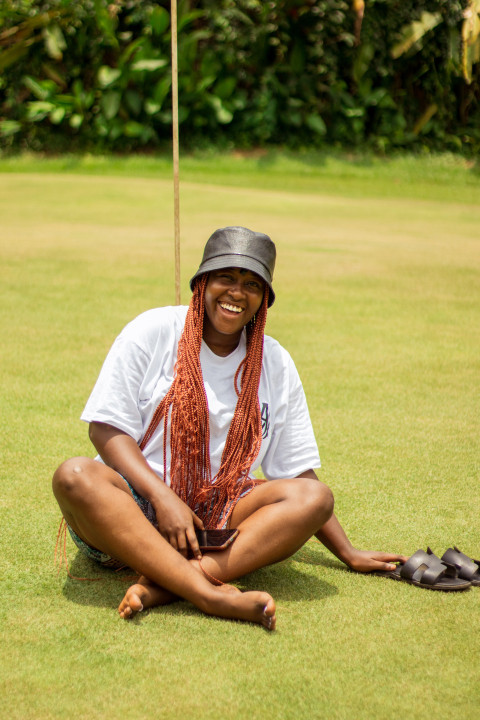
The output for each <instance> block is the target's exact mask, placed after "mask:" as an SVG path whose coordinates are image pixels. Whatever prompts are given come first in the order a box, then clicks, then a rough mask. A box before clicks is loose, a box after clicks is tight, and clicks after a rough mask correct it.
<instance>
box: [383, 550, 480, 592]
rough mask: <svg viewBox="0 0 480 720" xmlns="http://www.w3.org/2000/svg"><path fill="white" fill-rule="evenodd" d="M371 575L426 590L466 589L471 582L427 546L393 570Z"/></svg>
mask: <svg viewBox="0 0 480 720" xmlns="http://www.w3.org/2000/svg"><path fill="white" fill-rule="evenodd" d="M477 569H478V568H477ZM372 575H381V576H382V577H389V578H392V580H400V581H402V582H406V583H409V584H410V585H417V587H422V588H426V589H427V590H443V591H448V592H450V591H452V590H468V588H469V587H470V586H471V584H472V583H471V582H470V581H469V580H464V579H461V578H459V577H458V572H457V569H456V567H455V565H454V564H452V563H450V562H446V561H445V560H443V559H442V560H440V558H439V557H437V556H436V555H434V553H433V552H432V551H431V550H430V548H427V552H425V551H424V550H417V552H416V553H414V554H413V555H412V556H411V557H410V558H409V559H408V560H407V562H406V563H404V564H400V565H398V566H397V567H396V569H395V570H377V571H375V572H373V573H372Z"/></svg>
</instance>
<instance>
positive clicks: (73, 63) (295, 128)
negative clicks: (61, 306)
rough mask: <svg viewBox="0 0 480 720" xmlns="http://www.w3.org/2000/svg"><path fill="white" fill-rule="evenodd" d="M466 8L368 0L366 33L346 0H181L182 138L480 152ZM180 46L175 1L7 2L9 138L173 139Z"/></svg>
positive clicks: (0, 18) (126, 145) (459, 0)
mask: <svg viewBox="0 0 480 720" xmlns="http://www.w3.org/2000/svg"><path fill="white" fill-rule="evenodd" d="M467 5H468V6H469V7H470V8H471V10H472V12H474V13H475V17H477V15H476V13H477V12H478V13H480V2H478V0H423V2H413V0H370V2H368V4H367V9H366V12H365V17H364V20H363V26H362V32H361V41H360V42H357V40H358V38H357V37H356V35H355V21H356V16H355V13H354V10H353V8H352V5H351V2H350V1H349V2H347V1H346V0H307V1H305V0H303V1H300V0H278V1H277V2H264V1H262V0H236V1H234V0H220V1H219V0H217V1H215V2H214V1H213V0H198V1H197V2H195V1H194V0H180V1H179V2H178V29H179V35H178V41H179V121H180V127H181V132H180V137H181V141H182V144H183V145H184V146H185V147H187V148H189V147H198V146H204V145H207V146H208V145H216V146H229V145H230V146H240V147H250V146H258V145H266V144H280V145H287V146H293V147H295V146H297V147H298V146H314V147H322V146H324V145H325V146H327V145H328V146H331V145H332V144H333V145H335V146H338V147H359V146H365V145H367V146H369V147H372V148H374V149H377V150H382V151H389V150H392V149H395V148H404V147H409V148H410V147H411V148H425V149H429V148H435V149H445V148H448V149H454V150H457V151H464V152H475V151H478V150H479V149H480V111H479V105H478V99H479V82H478V80H479V63H478V62H477V61H478V55H479V42H480V41H478V36H475V33H474V32H473V31H472V33H473V34H472V36H471V40H472V44H471V46H470V45H469V46H468V48H467V46H466V41H465V39H464V40H463V41H462V40H461V37H462V28H463V27H464V22H465V21H464V11H465V8H466V7H467ZM462 42H463V44H462ZM170 43H171V38H170V1H169V0H165V1H162V2H151V1H148V0H143V1H142V2H138V0H114V1H113V2H110V3H107V1H106V0H84V1H83V2H81V3H79V2H76V1H74V0H50V1H45V0H43V1H41V0H4V2H3V4H2V5H1V7H0V71H1V73H2V75H1V79H0V142H1V145H2V147H3V148H4V149H8V148H13V149H17V148H29V149H32V150H49V151H61V150H66V149H68V150H72V149H78V150H86V149H90V150H109V151H112V150H113V151H122V152H126V151H131V150H136V149H139V148H152V147H155V146H158V145H162V144H164V143H167V142H169V141H170V137H171V114H172V110H171V67H170V55H171V50H170ZM467 50H468V53H469V55H468V58H467V53H466V51H467ZM462 58H463V63H462ZM466 58H467V59H466ZM467 61H468V68H467ZM466 72H467V74H468V72H470V75H469V76H468V77H467V80H468V81H470V82H467V80H466V79H465V77H463V76H464V75H465V73H466Z"/></svg>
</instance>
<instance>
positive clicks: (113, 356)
mask: <svg viewBox="0 0 480 720" xmlns="http://www.w3.org/2000/svg"><path fill="white" fill-rule="evenodd" d="M131 325H132V324H130V325H127V327H126V328H125V329H124V330H123V331H122V333H121V334H120V335H119V336H118V337H117V339H116V340H115V342H114V343H113V345H112V347H111V349H110V351H109V353H108V355H107V357H106V359H105V362H104V363H103V367H102V369H101V371H100V375H99V376H98V380H97V382H96V384H95V387H94V388H93V390H92V393H91V395H90V397H89V399H88V401H87V404H86V406H85V409H84V411H83V413H82V415H81V419H82V420H84V421H85V422H93V421H95V422H102V423H107V424H109V425H113V426H114V427H116V428H118V429H119V430H123V431H124V432H126V433H128V435H130V436H131V437H133V438H134V439H135V440H136V441H137V442H138V441H139V440H140V439H141V437H142V435H143V422H142V417H141V413H140V409H139V394H140V388H141V386H142V382H143V380H144V377H145V374H146V371H147V368H148V364H149V359H148V355H147V353H146V351H145V349H144V348H142V347H141V346H140V345H139V344H138V343H137V342H136V341H135V340H134V339H133V337H132V335H133V332H132V327H131Z"/></svg>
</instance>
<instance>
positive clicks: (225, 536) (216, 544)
mask: <svg viewBox="0 0 480 720" xmlns="http://www.w3.org/2000/svg"><path fill="white" fill-rule="evenodd" d="M238 532H239V531H238V530H236V529H234V528H232V529H230V530H199V529H198V528H195V533H196V535H197V540H198V544H199V546H200V550H201V551H202V552H207V551H208V552H211V551H212V550H225V548H227V547H228V546H229V545H230V544H231V543H232V542H233V541H234V540H235V538H236V537H237V535H238Z"/></svg>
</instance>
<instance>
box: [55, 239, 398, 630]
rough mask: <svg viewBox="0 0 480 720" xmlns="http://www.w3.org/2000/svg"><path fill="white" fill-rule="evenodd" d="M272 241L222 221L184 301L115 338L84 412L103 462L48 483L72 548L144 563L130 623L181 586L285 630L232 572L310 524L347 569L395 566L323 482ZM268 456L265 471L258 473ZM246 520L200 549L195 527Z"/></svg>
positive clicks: (252, 566) (286, 548)
mask: <svg viewBox="0 0 480 720" xmlns="http://www.w3.org/2000/svg"><path fill="white" fill-rule="evenodd" d="M274 265H275V246H274V244H273V242H272V241H271V239H270V238H269V237H268V236H267V235H264V234H263V233H257V232H252V231H251V230H248V229H246V228H241V227H227V228H222V229H220V230H217V231H216V232H215V233H213V235H212V236H211V237H210V239H209V240H208V242H207V245H206V247H205V251H204V255H203V259H202V263H201V264H200V267H199V269H198V271H197V273H196V274H195V275H194V277H193V278H192V280H191V283H190V285H191V289H192V292H193V296H192V299H191V302H190V305H189V307H188V309H187V308H185V307H171V308H159V309H156V310H151V311H148V312H146V313H144V314H143V315H140V316H139V317H138V318H137V319H136V320H134V321H133V322H132V323H130V324H129V325H127V327H126V328H125V329H124V330H123V332H122V333H121V334H120V336H119V337H118V338H117V340H116V341H115V343H114V345H113V347H112V349H111V350H110V352H109V354H108V356H107V359H106V361H105V363H104V366H103V368H102V371H101V373H100V376H99V379H98V381H97V384H96V385H95V388H94V390H93V392H92V394H91V396H90V398H89V400H88V403H87V405H86V408H85V410H84V413H83V415H82V419H83V420H85V421H87V422H89V432H90V438H91V440H92V443H93V444H94V446H95V447H96V449H97V451H98V453H99V457H98V458H97V459H95V460H91V459H88V458H73V459H71V460H68V461H66V462H65V463H63V464H62V465H61V466H60V467H59V469H58V470H57V471H56V473H55V475H54V478H53V490H54V493H55V496H56V498H57V501H58V503H59V505H60V508H61V510H62V513H63V516H64V518H65V520H66V522H67V523H68V527H69V530H70V534H71V536H72V538H73V540H74V542H75V543H76V544H77V545H78V547H79V548H80V549H81V550H82V551H83V552H85V553H86V554H87V555H88V556H89V557H91V558H93V559H95V560H97V561H98V562H100V563H102V564H103V565H105V566H119V565H127V566H129V567H132V568H134V569H135V570H136V571H137V572H139V573H140V574H141V577H140V579H139V580H138V582H137V583H135V584H134V585H132V587H130V588H129V590H128V591H127V593H126V595H125V597H124V598H123V600H122V602H121V603H120V606H119V613H120V615H121V617H123V618H130V617H132V616H133V615H135V613H137V612H139V611H141V610H142V609H144V608H147V607H152V606H153V605H159V604H164V603H167V602H171V601H172V600H173V599H175V598H176V597H181V598H184V599H186V600H189V601H190V602H192V603H193V604H194V605H196V606H197V607H198V608H200V609H201V610H203V611H204V612H206V613H208V614H212V615H217V616H219V617H228V618H238V619H242V620H248V621H252V622H257V623H260V624H262V625H263V626H265V627H266V628H268V629H270V630H273V629H274V628H275V623H276V618H275V603H274V600H273V598H272V597H271V596H270V595H269V594H268V593H265V592H246V593H241V592H240V591H238V590H237V589H236V588H234V587H232V586H230V585H226V584H225V583H228V582H229V581H231V580H235V579H237V578H240V577H241V576H243V575H245V574H247V573H250V572H252V571H253V570H256V569H258V568H261V567H263V566H265V565H269V564H271V563H275V562H279V561H280V560H283V559H285V558H287V557H289V556H290V555H292V554H293V553H295V552H296V551H297V550H298V549H299V548H300V547H301V546H302V545H303V544H304V543H305V542H306V541H307V540H308V539H309V538H310V537H311V536H312V535H314V534H315V535H316V536H317V537H318V538H319V539H320V540H321V541H322V542H323V543H324V545H325V546H326V547H327V548H328V549H329V550H331V551H332V552H333V553H334V554H335V555H336V556H337V557H338V558H340V559H341V560H343V561H344V562H345V563H346V564H347V565H349V566H350V567H351V568H353V569H355V570H359V571H365V572H367V571H371V570H392V569H394V567H395V566H394V565H392V564H391V563H392V562H395V561H401V562H404V561H405V558H404V557H402V556H400V555H392V554H385V553H375V552H363V551H360V550H357V549H355V548H353V547H352V545H351V544H350V542H349V541H348V539H347V537H346V535H345V533H344V532H343V530H342V528H341V526H340V524H339V523H338V520H337V519H336V517H335V515H334V514H333V496H332V493H331V492H330V490H329V489H328V488H327V487H326V486H325V485H324V484H323V483H321V482H319V481H318V479H317V476H316V474H315V472H314V470H313V468H315V467H318V466H319V465H320V459H319V457H318V450H317V446H316V443H315V438H314V434H313V430H312V426H311V423H310V418H309V415H308V409H307V404H306V400H305V395H304V392H303V388H302V385H301V382H300V379H299V377H298V374H297V371H296V369H295V366H294V364H293V362H292V360H291V358H290V356H289V355H288V353H287V352H286V351H285V350H284V349H283V348H282V347H281V346H280V345H279V344H278V343H277V342H276V341H275V340H273V339H272V338H269V337H268V336H264V334H263V330H264V327H265V322H266V316H267V308H268V307H270V306H271V305H272V304H273V302H274V300H275V294H274V291H273V287H272V278H273V269H274ZM259 466H261V467H262V470H263V473H264V475H265V477H266V478H267V480H266V481H265V480H256V479H255V478H254V477H253V472H254V471H255V469H256V468H258V467H259ZM224 527H228V528H238V530H239V534H238V537H237V538H236V539H235V541H234V542H233V543H232V544H231V545H229V546H228V547H227V548H226V549H224V550H222V551H219V552H208V551H207V552H204V553H203V554H202V553H201V551H200V549H199V544H198V540H197V536H196V532H195V529H199V530H202V529H203V528H224Z"/></svg>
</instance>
